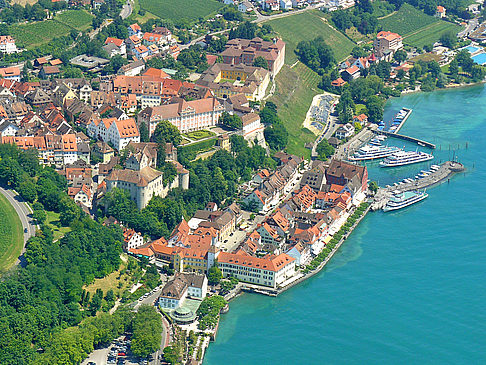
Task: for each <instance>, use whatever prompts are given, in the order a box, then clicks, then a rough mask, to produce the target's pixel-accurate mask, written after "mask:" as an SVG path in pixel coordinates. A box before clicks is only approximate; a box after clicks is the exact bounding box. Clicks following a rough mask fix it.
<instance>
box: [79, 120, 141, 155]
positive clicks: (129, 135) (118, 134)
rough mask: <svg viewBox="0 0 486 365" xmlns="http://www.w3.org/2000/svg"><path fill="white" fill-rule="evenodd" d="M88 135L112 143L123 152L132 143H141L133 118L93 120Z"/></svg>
mask: <svg viewBox="0 0 486 365" xmlns="http://www.w3.org/2000/svg"><path fill="white" fill-rule="evenodd" d="M88 135H89V136H90V137H93V138H95V139H101V140H102V141H104V142H106V143H111V144H112V145H113V146H114V148H115V149H116V150H118V151H121V150H123V149H124V148H125V147H126V146H127V145H128V144H129V143H130V142H140V133H139V131H138V127H137V124H136V122H135V119H133V118H128V119H123V120H118V119H116V118H104V119H102V120H93V121H92V122H91V123H90V124H89V125H88Z"/></svg>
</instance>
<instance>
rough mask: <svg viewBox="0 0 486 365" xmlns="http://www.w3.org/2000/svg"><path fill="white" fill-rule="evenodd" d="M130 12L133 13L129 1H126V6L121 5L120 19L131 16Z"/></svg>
mask: <svg viewBox="0 0 486 365" xmlns="http://www.w3.org/2000/svg"><path fill="white" fill-rule="evenodd" d="M132 11H133V4H132V2H131V0H127V2H126V4H125V5H123V8H122V10H121V11H120V18H122V19H126V18H128V17H129V16H130V15H132Z"/></svg>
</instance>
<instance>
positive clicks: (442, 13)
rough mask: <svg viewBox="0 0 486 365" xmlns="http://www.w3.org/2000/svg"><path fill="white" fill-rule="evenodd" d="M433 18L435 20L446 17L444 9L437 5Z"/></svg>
mask: <svg viewBox="0 0 486 365" xmlns="http://www.w3.org/2000/svg"><path fill="white" fill-rule="evenodd" d="M435 16H436V17H437V18H441V19H442V18H445V17H446V8H444V7H443V6H441V5H437V10H436V11H435Z"/></svg>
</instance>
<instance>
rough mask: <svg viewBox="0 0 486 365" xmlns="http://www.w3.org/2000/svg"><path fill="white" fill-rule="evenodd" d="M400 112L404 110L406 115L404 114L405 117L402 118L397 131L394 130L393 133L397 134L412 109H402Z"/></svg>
mask: <svg viewBox="0 0 486 365" xmlns="http://www.w3.org/2000/svg"><path fill="white" fill-rule="evenodd" d="M402 110H405V111H406V112H407V114H405V117H403V120H402V122H401V123H400V124H399V125H398V127H397V129H395V132H394V133H398V131H399V130H400V129H401V128H402V127H403V124H405V122H406V121H407V119H408V117H409V116H410V115H411V114H412V111H413V110H412V109H409V108H402Z"/></svg>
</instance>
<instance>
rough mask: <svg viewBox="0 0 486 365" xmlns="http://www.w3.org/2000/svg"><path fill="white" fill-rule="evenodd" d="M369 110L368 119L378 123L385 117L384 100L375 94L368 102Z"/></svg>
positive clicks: (367, 107)
mask: <svg viewBox="0 0 486 365" xmlns="http://www.w3.org/2000/svg"><path fill="white" fill-rule="evenodd" d="M366 109H367V110H368V119H369V121H370V122H372V123H378V122H380V121H381V120H382V119H383V100H382V99H380V98H379V97H378V96H376V95H373V96H371V97H369V98H368V100H367V102H366Z"/></svg>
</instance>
